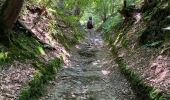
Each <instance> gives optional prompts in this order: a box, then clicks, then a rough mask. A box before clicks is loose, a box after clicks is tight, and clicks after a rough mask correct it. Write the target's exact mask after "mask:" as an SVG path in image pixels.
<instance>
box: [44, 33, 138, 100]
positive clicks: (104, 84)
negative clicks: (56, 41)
mask: <svg viewBox="0 0 170 100" xmlns="http://www.w3.org/2000/svg"><path fill="white" fill-rule="evenodd" d="M95 41H96V46H92V47H90V46H88V45H87V44H86V41H85V42H84V43H81V44H79V45H78V46H76V47H74V48H72V49H71V55H72V56H71V58H70V60H71V63H70V64H69V66H64V68H62V69H61V70H60V71H59V73H58V75H57V78H56V80H55V83H54V84H53V85H51V86H50V87H48V90H49V91H48V94H46V96H44V97H43V98H41V100H137V99H136V96H135V95H134V93H133V91H132V89H131V88H130V85H129V83H128V81H127V80H126V79H125V77H124V76H123V75H122V74H121V73H120V72H119V70H118V68H117V65H116V64H115V62H114V61H113V60H112V59H113V58H112V54H111V53H110V52H109V49H108V48H107V46H105V45H104V44H103V40H102V38H101V36H100V35H97V36H96V39H95Z"/></svg>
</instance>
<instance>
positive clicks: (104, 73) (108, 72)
mask: <svg viewBox="0 0 170 100" xmlns="http://www.w3.org/2000/svg"><path fill="white" fill-rule="evenodd" d="M102 73H103V75H108V74H110V71H107V70H102Z"/></svg>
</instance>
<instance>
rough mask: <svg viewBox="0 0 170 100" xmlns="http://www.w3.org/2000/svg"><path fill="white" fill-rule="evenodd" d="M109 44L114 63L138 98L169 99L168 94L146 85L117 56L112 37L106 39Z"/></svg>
mask: <svg viewBox="0 0 170 100" xmlns="http://www.w3.org/2000/svg"><path fill="white" fill-rule="evenodd" d="M107 42H109V45H110V46H111V47H112V49H111V52H112V54H113V57H114V58H115V61H116V63H117V64H118V65H119V68H120V71H121V73H122V74H124V75H125V76H126V77H127V79H128V80H129V81H130V83H131V87H132V88H133V89H134V91H135V92H136V93H137V96H138V97H139V98H140V99H142V100H143V99H147V100H165V99H170V97H169V96H170V95H169V94H165V93H163V92H160V91H157V90H156V89H154V88H153V87H151V86H148V85H147V84H145V83H144V82H143V80H142V79H141V78H140V77H139V75H138V74H137V73H135V72H134V71H133V70H132V69H130V68H129V67H128V66H127V64H126V62H125V61H124V60H123V58H121V57H118V51H117V48H116V47H115V45H114V42H113V38H112V39H110V40H107Z"/></svg>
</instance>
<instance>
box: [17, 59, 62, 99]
mask: <svg viewBox="0 0 170 100" xmlns="http://www.w3.org/2000/svg"><path fill="white" fill-rule="evenodd" d="M33 65H34V66H35V67H36V68H38V69H39V72H38V73H37V74H36V75H35V76H34V79H33V80H32V81H31V82H30V83H29V86H27V87H25V88H24V89H23V90H22V92H21V94H20V97H19V100H37V99H38V98H39V97H40V96H42V95H43V93H44V89H45V85H47V84H48V82H49V81H51V80H53V79H54V78H55V74H56V72H57V70H58V69H59V67H60V65H61V60H60V59H58V58H56V59H53V60H50V61H49V62H48V64H44V63H42V62H38V61H36V62H35V63H34V64H33Z"/></svg>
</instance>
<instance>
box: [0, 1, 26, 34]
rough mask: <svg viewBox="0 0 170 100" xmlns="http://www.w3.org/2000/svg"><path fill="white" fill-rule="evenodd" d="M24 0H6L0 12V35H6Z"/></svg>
mask: <svg viewBox="0 0 170 100" xmlns="http://www.w3.org/2000/svg"><path fill="white" fill-rule="evenodd" d="M23 4H24V0H6V2H5V3H4V5H3V7H2V9H1V12H0V24H1V28H0V30H1V32H3V33H2V35H1V36H4V35H5V36H6V34H7V33H9V32H10V31H11V29H12V27H13V24H14V23H15V22H16V20H17V18H18V15H19V13H20V11H21V8H22V6H23Z"/></svg>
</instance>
